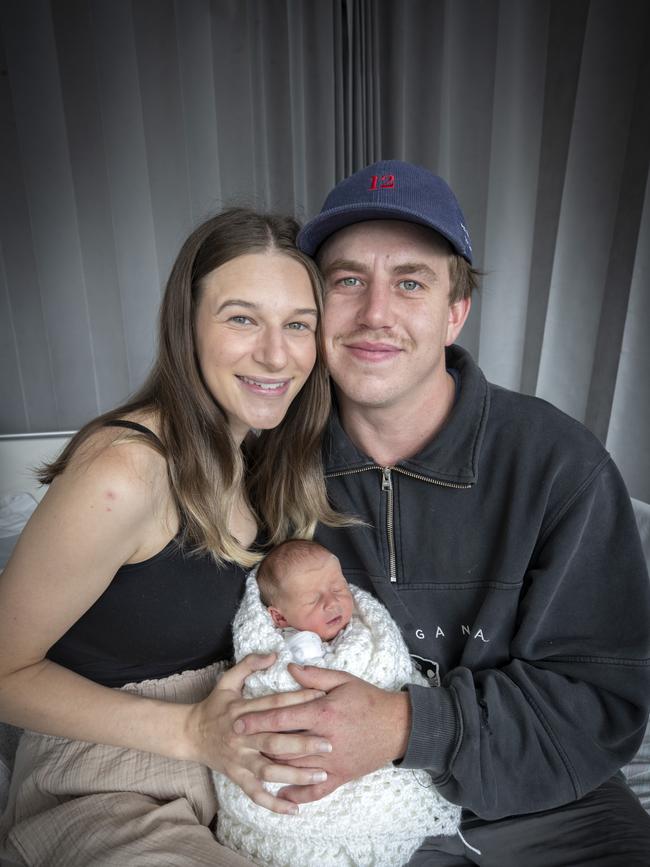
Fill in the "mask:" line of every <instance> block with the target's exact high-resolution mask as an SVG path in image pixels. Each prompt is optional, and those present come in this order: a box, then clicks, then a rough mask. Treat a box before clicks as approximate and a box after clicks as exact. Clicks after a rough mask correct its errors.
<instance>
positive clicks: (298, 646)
mask: <svg viewBox="0 0 650 867" xmlns="http://www.w3.org/2000/svg"><path fill="white" fill-rule="evenodd" d="M286 647H287V650H288V651H289V653H290V654H291V659H292V661H293V662H295V663H297V664H298V665H318V663H319V662H320V661H321V660H322V659H323V658H324V657H325V648H324V647H323V642H322V641H321V638H320V636H319V635H317V634H316V633H315V632H308V631H304V632H296V634H295V635H292V636H291V638H289V639H288V640H287V643H286Z"/></svg>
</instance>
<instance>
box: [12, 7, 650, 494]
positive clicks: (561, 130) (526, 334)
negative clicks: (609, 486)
mask: <svg viewBox="0 0 650 867" xmlns="http://www.w3.org/2000/svg"><path fill="white" fill-rule="evenodd" d="M0 25H1V32H0V115H1V118H2V123H1V128H0V370H1V371H2V378H1V382H0V433H15V432H29V431H46V430H47V431H50V430H70V429H75V428H77V427H78V426H79V425H81V424H82V423H83V422H84V421H86V420H87V419H89V418H90V417H92V416H93V415H95V414H97V413H98V412H100V411H104V410H106V409H108V408H110V407H111V406H113V405H115V404H116V403H118V402H120V401H122V400H124V399H125V397H126V396H127V395H128V394H129V393H130V392H131V391H133V390H134V389H135V388H136V387H137V386H138V385H139V384H140V383H141V382H142V380H143V377H144V376H145V373H146V371H147V369H148V367H149V365H150V363H151V360H152V357H153V353H154V341H155V320H156V310H157V307H158V304H159V301H160V295H161V290H162V287H163V286H164V282H165V279H166V276H167V273H168V271H169V268H170V265H171V263H172V261H173V259H174V257H175V255H176V252H177V250H178V248H179V246H180V243H181V242H182V240H183V239H184V237H185V236H186V235H187V234H188V232H189V231H190V230H191V229H192V228H193V227H194V226H195V225H196V224H197V223H198V222H199V221H200V220H201V219H203V218H204V217H206V216H207V215H208V214H210V213H211V212H212V211H214V210H215V209H217V208H219V207H221V206H223V205H224V204H231V203H237V202H243V203H246V204H252V205H254V206H259V207H262V208H274V209H279V210H284V211H288V212H293V213H295V214H296V216H298V218H299V219H301V220H304V219H306V218H307V217H309V216H311V215H313V214H314V213H316V212H317V211H318V210H319V208H320V205H321V203H322V200H323V198H324V196H325V195H326V193H327V192H328V190H329V188H330V187H331V186H332V185H333V184H334V183H335V182H336V181H338V180H340V179H341V178H342V177H344V176H346V175H347V174H349V173H350V172H352V171H354V170H355V169H357V168H359V167H360V166H362V165H363V164H365V163H367V162H371V161H373V160H376V159H380V158H401V159H407V160H410V161H412V162H416V163H419V164H421V165H424V166H427V167H428V168H430V169H432V170H433V171H435V172H437V173H438V174H441V175H443V176H444V177H445V178H446V179H447V180H448V181H449V182H450V184H451V185H452V187H453V188H454V189H455V191H456V192H457V194H458V197H459V199H460V201H461V204H462V206H463V209H464V211H465V215H466V217H467V220H468V223H469V227H470V231H471V234H472V238H473V242H474V249H475V251H476V257H477V262H478V265H479V267H481V268H482V269H483V270H484V271H485V272H486V276H485V278H484V281H483V288H482V290H481V292H480V294H479V296H478V297H477V298H476V299H475V304H474V309H473V311H472V314H471V317H470V320H469V322H468V324H467V326H466V328H465V331H464V333H463V335H462V340H461V342H462V343H463V344H464V345H465V346H466V347H467V348H469V349H470V350H471V351H472V352H473V353H474V355H475V357H476V358H477V360H478V361H479V363H480V364H481V366H482V367H483V369H484V370H485V373H486V374H487V376H488V378H490V379H491V380H493V381H494V382H497V383H500V384H502V385H504V386H506V387H508V388H512V389H516V390H519V391H524V392H527V393H530V394H537V395H539V396H541V397H543V398H546V399H548V400H550V401H552V402H553V403H555V404H556V405H557V406H559V407H560V408H561V409H563V410H565V411H566V412H568V413H569V414H570V415H572V416H574V417H575V418H577V419H579V420H580V421H582V422H584V423H585V424H587V425H588V426H589V427H590V428H591V429H592V430H593V431H594V433H595V434H596V435H597V436H598V437H600V439H601V440H602V441H603V442H604V443H605V444H606V445H607V447H608V448H609V450H610V451H611V452H612V454H613V456H614V458H615V460H616V461H617V463H618V465H619V467H620V468H621V470H622V472H623V475H624V476H625V478H626V481H627V484H628V487H629V489H630V492H631V493H632V495H633V496H635V497H638V498H640V499H644V500H646V501H650V450H649V449H648V442H649V441H650V402H649V400H648V396H649V392H648V382H649V375H648V374H649V373H650V346H649V342H648V331H649V325H650V291H649V274H650V192H649V190H650V185H649V184H648V183H647V181H648V170H649V158H650V64H649V58H650V4H649V3H648V2H647V0H627V2H620V0H592V2H588V0H572V2H564V0H558V2H555V0H303V2H301V0H212V2H210V0H178V2H173V0H131V2H128V0H52V2H47V0H0Z"/></svg>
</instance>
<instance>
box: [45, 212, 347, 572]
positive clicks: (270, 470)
mask: <svg viewBox="0 0 650 867" xmlns="http://www.w3.org/2000/svg"><path fill="white" fill-rule="evenodd" d="M297 231H298V224H297V223H296V222H295V220H293V219H292V218H290V217H283V216H278V215H274V214H258V213H257V212H255V211H251V210H248V209H246V208H231V209H229V210H227V211H224V212H222V213H220V214H218V215H217V216H215V217H212V218H211V219H209V220H207V221H206V222H205V223H203V224H202V225H200V226H199V227H198V228H197V229H196V230H195V231H194V232H193V233H192V234H191V235H190V237H189V238H188V239H187V241H186V242H185V243H184V245H183V247H182V249H181V251H180V253H179V255H178V258H177V259H176V262H175V263H174V266H173V268H172V272H171V275H170V277H169V280H168V283H167V288H166V290H165V296H164V298H163V302H162V307H161V311H160V326H159V347H158V357H157V359H156V362H155V364H154V366H153V369H152V371H151V373H150V375H149V378H148V379H147V381H146V382H145V384H144V385H143V386H142V388H141V389H140V390H139V391H138V392H137V393H136V394H135V395H134V396H133V397H132V398H131V399H130V400H129V401H128V403H125V404H123V405H122V406H119V407H117V408H116V409H114V410H111V411H110V412H107V413H105V414H104V415H101V416H99V417H98V418H96V419H94V420H93V421H91V422H90V423H89V424H87V425H85V427H83V428H82V429H81V430H80V431H79V432H78V433H77V434H76V435H75V436H74V437H73V439H72V440H71V441H70V443H69V444H68V445H67V446H66V448H65V449H64V450H63V452H62V453H61V455H60V456H59V458H58V459H57V460H56V461H54V462H52V463H51V464H48V465H46V466H45V467H43V469H42V471H41V472H40V473H39V479H40V481H41V482H42V483H43V484H49V483H50V482H51V481H52V479H54V478H55V477H56V476H57V475H59V474H60V473H61V472H63V470H64V469H65V468H66V466H67V464H68V462H69V460H70V458H71V456H72V455H73V454H74V453H75V452H76V450H77V449H78V448H79V446H80V445H81V444H82V443H83V442H85V441H86V440H87V439H88V437H89V436H91V434H93V433H95V432H96V431H97V430H99V429H100V428H101V427H103V426H104V425H106V423H107V422H110V421H114V420H116V419H122V418H124V417H125V416H128V415H130V414H133V413H137V412H141V411H143V410H144V411H154V412H155V413H156V415H157V416H158V418H159V420H160V431H159V438H160V441H161V443H162V451H161V453H162V454H163V456H164V458H165V459H166V461H167V468H168V474H169V483H170V488H171V491H172V495H173V498H174V501H175V505H176V508H177V510H178V514H179V518H180V524H181V537H180V541H181V544H182V545H183V546H184V547H185V548H191V549H193V550H196V551H203V552H210V553H211V554H212V556H213V557H214V559H215V560H216V561H217V562H220V561H223V560H227V561H235V562H238V563H241V564H242V565H244V566H249V565H252V564H253V563H255V562H257V561H258V560H259V559H260V555H259V554H258V553H256V552H252V551H249V550H247V549H246V548H244V547H243V546H242V545H241V544H240V543H239V542H238V541H237V539H235V537H234V536H233V535H232V534H231V533H230V532H229V530H228V521H229V517H230V510H231V506H232V504H233V502H235V499H236V498H237V497H238V496H239V493H240V491H241V490H242V486H243V488H244V490H245V491H246V493H247V495H248V498H249V502H250V505H251V508H253V510H254V512H255V513H256V514H257V516H258V519H259V520H260V522H261V525H262V528H263V530H264V532H265V534H266V536H267V539H268V541H269V542H270V543H276V542H279V541H282V540H283V539H285V538H287V537H289V536H295V537H300V538H309V537H310V536H311V535H312V534H313V530H314V528H315V525H316V523H317V522H318V521H321V522H323V523H325V524H328V525H330V526H340V525H343V524H347V523H350V520H348V519H345V518H343V517H342V516H340V515H337V514H336V513H335V512H334V511H333V510H332V509H331V508H330V505H329V503H328V500H327V494H326V491H325V483H324V480H323V474H322V468H321V458H320V436H321V433H322V430H323V428H324V426H325V424H326V421H327V417H328V414H329V409H330V388H329V381H328V376H327V372H326V369H325V364H324V358H323V343H322V334H321V325H320V322H321V314H322V284H321V279H320V275H319V273H318V270H317V268H316V266H315V265H314V263H313V262H312V261H311V260H310V259H309V258H307V257H306V256H305V255H304V254H303V253H301V252H300V251H299V250H298V249H297V248H296V246H295V238H296V234H297ZM269 250H271V251H277V252H279V253H282V254H284V255H287V256H290V257H291V258H292V259H295V260H296V261H298V262H300V264H302V265H303V267H304V268H305V269H306V271H307V273H308V275H309V279H310V281H311V285H312V288H313V291H314V299H315V301H316V305H317V308H318V313H319V319H318V327H317V332H316V345H317V360H316V364H315V366H314V369H313V371H312V373H311V375H310V376H309V379H308V380H307V382H306V384H305V386H304V387H303V388H302V390H301V391H300V392H299V394H298V395H297V397H296V398H295V399H294V401H293V402H292V404H291V406H290V407H289V410H288V412H287V414H286V416H285V418H284V419H283V421H282V422H281V424H280V425H278V427H276V428H274V429H273V430H268V431H263V432H262V433H261V434H260V435H259V437H258V436H256V435H255V434H249V436H248V437H247V438H246V441H245V442H244V444H243V446H242V448H239V447H238V446H237V444H236V443H235V441H234V440H233V438H232V436H231V433H230V428H229V426H228V423H227V421H226V417H225V415H224V413H223V411H222V410H221V408H220V406H219V404H218V403H217V402H216V401H215V399H214V398H213V397H212V395H211V394H210V392H209V391H208V389H207V387H206V385H205V383H204V381H203V378H202V376H201V372H200V369H199V365H198V362H197V358H196V349H195V339H194V322H195V316H196V308H197V304H198V302H199V299H200V296H201V291H202V281H203V279H204V278H205V277H206V276H207V275H208V274H210V273H211V272H212V271H214V269H215V268H218V267H219V266H221V265H224V264H225V263H226V262H229V261H231V260H232V259H235V258H237V257H238V256H242V255H245V254H247V253H256V252H266V251H269ZM125 439H138V440H141V441H143V442H146V443H147V444H148V445H149V446H152V447H154V448H155V447H156V446H155V444H154V443H153V442H152V440H151V439H150V438H148V437H145V436H144V435H142V434H138V433H136V432H132V431H129V432H128V433H125V434H124V435H122V436H121V437H120V439H119V441H120V442H122V441H124V440H125ZM159 451H160V449H159ZM352 523H355V522H354V520H352Z"/></svg>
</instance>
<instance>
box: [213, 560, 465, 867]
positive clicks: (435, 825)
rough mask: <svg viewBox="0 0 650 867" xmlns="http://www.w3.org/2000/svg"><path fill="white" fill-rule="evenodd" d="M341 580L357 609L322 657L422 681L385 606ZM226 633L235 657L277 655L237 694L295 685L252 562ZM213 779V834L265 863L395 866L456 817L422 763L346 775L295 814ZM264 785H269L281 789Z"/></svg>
mask: <svg viewBox="0 0 650 867" xmlns="http://www.w3.org/2000/svg"><path fill="white" fill-rule="evenodd" d="M350 589H351V590H352V594H353V596H354V601H355V607H356V613H355V614H353V616H352V619H351V621H350V623H349V625H348V626H347V627H346V630H345V633H344V634H343V636H342V637H341V638H340V640H338V641H337V642H336V646H335V649H334V650H333V651H332V652H331V653H328V654H327V655H326V657H325V659H324V660H323V663H322V666H323V667H325V668H332V669H339V670H343V671H348V672H350V673H351V674H354V675H356V676H357V677H359V678H362V679H363V680H367V681H369V682H370V683H373V684H375V686H378V687H381V688H383V689H389V690H398V689H400V688H401V687H402V686H403V685H404V684H405V683H418V684H423V683H425V681H424V679H423V678H422V676H421V675H420V674H419V673H418V672H417V670H416V669H415V667H414V665H413V662H412V660H411V658H410V656H409V653H408V649H407V647H406V644H405V643H404V640H403V639H402V636H401V635H400V632H399V629H398V628H397V626H396V625H395V623H394V621H393V620H392V618H391V617H390V615H389V613H388V611H387V610H386V609H385V608H384V607H383V605H381V603H379V602H378V601H377V600H376V599H374V598H373V597H372V596H370V594H368V593H365V592H364V591H363V590H360V589H359V588H358V587H354V586H351V588H350ZM233 641H234V647H235V659H236V660H237V661H239V660H240V659H242V658H243V657H244V656H246V655H247V654H248V653H266V652H269V651H275V652H276V653H277V654H278V658H277V659H276V661H275V662H274V663H273V665H272V666H271V667H270V668H267V669H265V670H264V671H258V672H254V673H253V674H251V675H250V676H249V677H248V678H247V680H246V684H245V687H244V695H246V696H249V697H255V696H261V695H268V694H269V693H274V692H289V691H291V690H295V689H299V688H300V687H299V686H298V684H297V683H296V681H295V680H294V679H293V678H292V677H291V675H290V674H289V672H288V670H287V663H288V662H291V656H290V653H289V650H288V649H287V648H286V646H285V641H284V639H283V637H282V635H281V633H280V631H279V630H278V629H276V628H275V627H274V626H273V623H272V621H271V617H270V615H269V614H268V612H267V610H266V608H265V607H264V605H263V604H262V602H261V601H260V596H259V591H258V587H257V581H256V580H255V572H254V571H253V572H252V573H251V574H250V575H249V577H248V579H247V582H246V591H245V594H244V599H243V601H242V604H241V606H240V608H239V611H238V612H237V615H236V616H235V620H234V624H233ZM214 780H215V785H216V789H217V796H218V800H219V812H218V819H217V837H218V839H219V840H220V842H221V843H223V844H225V845H226V846H229V847H230V848H231V849H235V850H237V851H238V852H241V853H242V854H243V855H245V856H246V857H248V858H249V859H250V860H251V861H254V862H255V863H256V864H261V865H265V867H310V865H318V867H342V865H346V867H399V865H402V864H405V863H406V862H407V861H408V860H409V858H410V857H411V855H412V854H413V852H414V851H415V850H416V849H417V848H418V846H419V845H420V844H421V843H422V841H423V840H424V838H425V837H428V836H436V835H439V834H455V833H456V831H457V830H458V822H459V819H460V808H459V807H456V806H455V805H453V804H450V803H449V802H448V801H445V800H444V799H443V798H442V797H441V796H440V795H439V794H438V792H437V791H436V789H435V788H434V787H433V785H432V783H431V778H430V777H429V775H428V774H427V773H426V772H425V771H413V770H407V769H400V768H395V767H393V765H387V766H386V767H384V768H381V769H380V770H378V771H374V772H373V773H371V774H367V775H366V776H365V777H361V778H360V779H358V780H352V781H351V782H349V783H346V784H345V785H343V786H340V787H339V788H338V789H336V790H335V791H334V792H332V793H331V794H330V795H327V796H326V797H325V798H322V799H321V800H320V801H314V802H313V803H310V804H301V806H300V814H299V815H297V816H285V815H280V814H278V813H272V812H271V811H270V810H267V809H265V808H264V807H259V806H258V805H257V804H254V803H253V801H251V800H250V799H249V798H248V796H247V795H245V794H244V792H243V791H242V790H241V789H240V788H239V786H237V785H235V784H234V783H233V782H231V781H230V780H229V779H228V778H227V777H225V776H223V775H222V774H214ZM266 786H267V788H268V789H269V790H270V791H273V792H276V791H277V790H278V789H280V788H281V786H280V785H279V784H266Z"/></svg>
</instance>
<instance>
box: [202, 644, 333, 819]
mask: <svg viewBox="0 0 650 867" xmlns="http://www.w3.org/2000/svg"><path fill="white" fill-rule="evenodd" d="M274 659H275V654H268V655H266V656H261V655H258V654H251V655H249V656H246V657H245V658H244V659H242V661H241V662H239V663H238V664H237V665H235V666H233V668H231V669H229V670H228V671H227V672H226V673H225V674H224V675H223V676H222V677H221V679H220V680H219V683H218V684H217V685H216V686H215V688H214V689H213V690H212V692H211V693H210V695H209V696H208V697H207V698H206V699H204V700H203V701H202V702H199V703H197V704H196V705H194V707H193V708H192V710H191V711H190V715H189V718H188V736H189V741H190V744H191V747H190V749H191V752H192V758H194V759H195V760H196V761H200V762H201V763H202V764H205V765H208V767H210V768H213V769H214V770H215V771H219V772H220V773H222V774H225V775H226V776H227V777H229V778H230V779H231V780H232V781H233V782H235V783H237V785H238V786H239V787H240V788H241V789H243V791H244V792H246V794H247V795H248V796H249V798H251V799H252V800H253V801H254V802H255V803H256V804H259V805H260V806H262V807H266V808H267V809H269V810H272V811H273V812H276V813H296V812H298V808H297V806H296V805H295V804H292V803H290V802H289V801H287V800H283V799H282V798H277V797H275V796H274V795H272V794H271V793H270V792H268V791H267V790H266V789H265V788H264V786H263V785H262V783H263V782H267V783H286V784H288V785H292V786H309V785H313V784H314V783H322V782H324V781H325V780H326V779H327V774H326V773H325V772H324V771H323V770H322V769H321V768H318V767H310V768H304V767H301V768H297V767H292V766H291V765H288V764H284V763H283V762H284V761H288V760H290V759H298V758H301V759H304V758H305V757H307V756H310V757H311V756H313V757H314V764H316V765H318V756H319V755H320V756H322V755H323V754H324V753H329V752H330V751H331V745H330V744H329V743H328V742H327V741H324V740H323V738H321V737H318V736H309V735H304V734H300V733H298V732H296V733H293V732H285V733H276V732H264V731H262V732H257V733H255V734H248V735H247V734H237V733H235V732H234V730H233V726H234V724H235V722H236V720H237V719H238V717H240V716H241V715H242V714H244V713H251V712H255V711H265V710H273V709H276V710H277V709H279V708H284V707H289V706H290V705H299V704H305V703H307V702H310V701H313V700H314V699H317V698H321V697H322V696H323V695H324V693H323V692H321V691H319V690H314V689H301V690H298V691H296V692H286V693H278V694H275V695H267V696H263V697H261V698H252V699H246V698H242V694H241V692H242V687H243V685H244V681H245V680H246V678H247V677H248V675H249V674H251V673H252V672H253V671H257V670H259V669H263V668H268V667H269V665H271V664H272V663H273V661H274ZM271 756H273V758H270V757H271Z"/></svg>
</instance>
